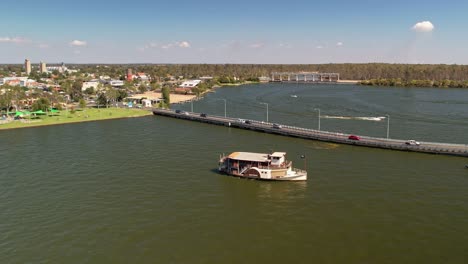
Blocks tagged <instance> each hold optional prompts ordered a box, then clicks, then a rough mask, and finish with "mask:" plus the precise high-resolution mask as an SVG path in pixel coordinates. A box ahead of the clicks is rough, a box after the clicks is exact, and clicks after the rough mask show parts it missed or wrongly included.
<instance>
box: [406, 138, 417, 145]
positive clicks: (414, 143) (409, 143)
mask: <svg viewBox="0 0 468 264" xmlns="http://www.w3.org/2000/svg"><path fill="white" fill-rule="evenodd" d="M405 144H406V145H409V146H419V145H421V143H419V142H418V141H416V140H413V139H411V140H408V141H406V142H405Z"/></svg>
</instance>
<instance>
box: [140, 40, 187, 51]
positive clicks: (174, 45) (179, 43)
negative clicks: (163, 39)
mask: <svg viewBox="0 0 468 264" xmlns="http://www.w3.org/2000/svg"><path fill="white" fill-rule="evenodd" d="M191 46H192V45H191V44H190V42H188V41H175V42H170V43H162V44H160V43H155V42H151V43H149V44H146V45H145V46H144V47H140V48H138V49H139V50H140V51H144V50H147V49H157V48H160V49H171V48H184V49H185V48H190V47H191Z"/></svg>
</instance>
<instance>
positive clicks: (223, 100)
mask: <svg viewBox="0 0 468 264" xmlns="http://www.w3.org/2000/svg"><path fill="white" fill-rule="evenodd" d="M218 100H223V101H224V118H226V99H222V98H219V99H218Z"/></svg>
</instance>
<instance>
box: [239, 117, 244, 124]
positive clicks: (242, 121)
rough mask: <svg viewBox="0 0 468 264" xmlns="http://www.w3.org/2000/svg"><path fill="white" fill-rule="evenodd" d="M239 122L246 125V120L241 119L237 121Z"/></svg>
mask: <svg viewBox="0 0 468 264" xmlns="http://www.w3.org/2000/svg"><path fill="white" fill-rule="evenodd" d="M237 122H239V123H245V120H244V119H240V118H239V119H237Z"/></svg>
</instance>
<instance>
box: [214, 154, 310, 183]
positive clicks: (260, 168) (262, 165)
mask: <svg viewBox="0 0 468 264" xmlns="http://www.w3.org/2000/svg"><path fill="white" fill-rule="evenodd" d="M219 171H220V172H223V173H226V174H228V175H232V176H237V177H243V178H250V179H257V180H274V181H305V180H307V172H306V171H305V170H300V169H296V168H293V167H292V161H288V160H286V152H274V153H272V154H266V153H253V152H233V153H231V154H229V155H228V156H222V157H221V158H220V160H219Z"/></svg>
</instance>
